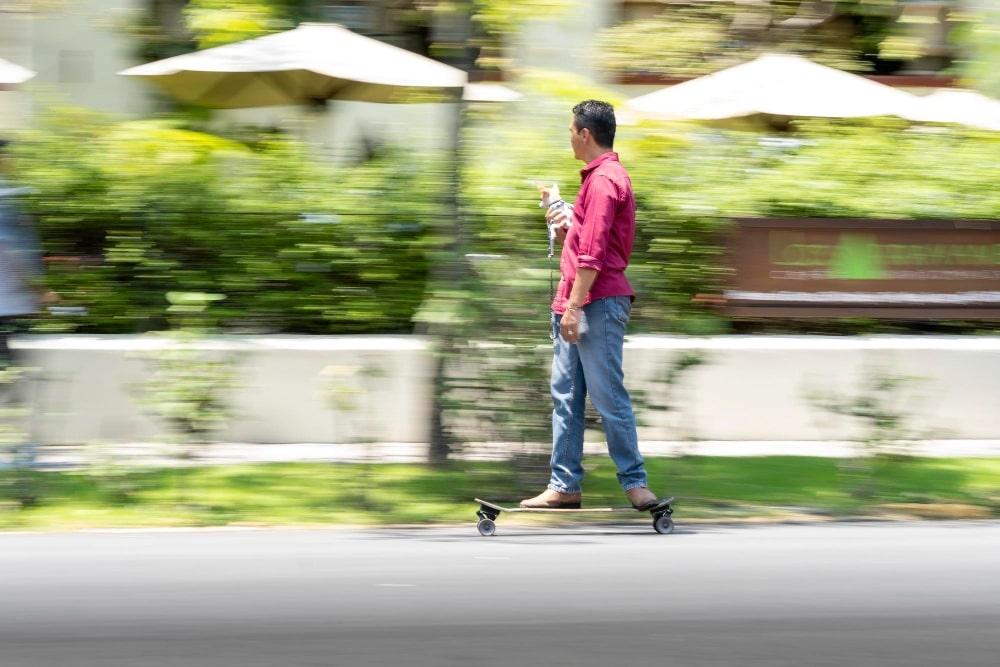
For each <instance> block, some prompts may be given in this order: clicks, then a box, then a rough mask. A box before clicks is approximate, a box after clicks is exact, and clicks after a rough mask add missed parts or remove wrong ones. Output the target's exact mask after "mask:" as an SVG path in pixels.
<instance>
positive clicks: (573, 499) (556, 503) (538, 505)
mask: <svg viewBox="0 0 1000 667" xmlns="http://www.w3.org/2000/svg"><path fill="white" fill-rule="evenodd" d="M521 507H524V508H527V509H547V510H576V509H580V494H579V493H560V492H559V491H553V490H552V489H545V490H544V491H542V492H541V493H540V494H538V495H537V496H535V497H534V498H528V499H526V500H522V501H521Z"/></svg>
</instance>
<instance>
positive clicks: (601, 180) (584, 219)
mask: <svg viewBox="0 0 1000 667" xmlns="http://www.w3.org/2000/svg"><path fill="white" fill-rule="evenodd" d="M615 128H616V123H615V112H614V109H613V108H612V106H611V105H610V104H608V103H606V102H598V101H596V100H587V101H585V102H581V103H580V104H578V105H576V106H575V107H573V119H572V121H571V122H570V126H569V133H570V144H571V146H572V148H573V156H574V157H575V158H576V159H578V160H582V161H583V162H584V163H585V164H586V166H585V167H584V168H583V170H582V171H581V172H580V174H581V177H582V178H581V180H582V185H581V186H580V192H579V194H578V195H577V198H576V203H575V204H574V206H573V209H572V212H571V214H567V213H566V207H561V206H554V205H550V206H549V208H548V211H547V213H546V216H545V217H546V221H547V222H548V223H549V225H555V226H556V229H557V232H558V238H559V239H560V240H561V241H562V242H563V248H562V255H561V258H560V262H559V270H560V273H561V278H560V281H559V289H558V290H557V291H556V294H555V297H554V299H553V301H552V335H553V341H554V347H553V357H552V399H553V405H554V408H553V411H552V459H551V468H552V474H551V477H550V479H549V484H548V488H547V489H546V490H545V491H543V492H542V493H541V494H539V495H538V496H535V497H534V498H529V499H526V500H522V501H521V507H527V508H550V509H558V508H566V509H569V508H577V507H580V490H581V487H580V484H581V482H582V481H583V432H584V407H585V404H586V397H587V394H588V393H589V394H590V399H591V402H592V403H593V404H594V407H595V408H597V411H598V412H599V413H600V415H601V420H602V423H603V425H604V433H605V436H606V438H607V441H608V452H609V453H610V455H611V458H612V460H613V461H614V462H615V465H616V466H617V468H618V481H619V483H620V484H621V485H622V488H623V489H624V490H625V495H626V496H628V499H629V502H630V503H631V504H632V506H633V507H635V508H636V509H638V510H646V509H650V508H652V507H654V506H655V505H656V503H657V499H656V496H655V495H654V494H653V493H652V492H651V491H650V490H649V489H648V488H647V480H646V469H645V465H644V462H643V459H642V456H641V455H640V454H639V441H638V436H637V434H636V426H635V416H634V415H633V413H632V401H631V398H630V397H629V394H628V391H627V390H626V389H625V383H624V380H625V377H624V373H623V371H622V348H623V345H624V338H625V325H626V324H627V323H628V319H629V314H630V312H631V308H632V301H633V300H634V299H635V292H634V291H633V290H632V286H631V285H630V284H629V282H628V279H626V277H625V269H626V267H627V266H628V261H629V257H630V255H631V253H632V243H633V240H634V238H635V197H634V196H633V194H632V182H631V180H630V179H629V175H628V172H626V171H625V168H624V167H623V166H622V164H621V162H620V161H619V160H618V154H617V153H615V152H614V151H613V146H614V140H615ZM570 218H572V219H570Z"/></svg>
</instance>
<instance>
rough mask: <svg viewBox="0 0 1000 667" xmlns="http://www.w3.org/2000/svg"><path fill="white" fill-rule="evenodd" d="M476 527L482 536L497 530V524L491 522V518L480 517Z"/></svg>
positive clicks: (487, 535)
mask: <svg viewBox="0 0 1000 667" xmlns="http://www.w3.org/2000/svg"><path fill="white" fill-rule="evenodd" d="M476 528H478V529H479V534H480V535H482V536H483V537H489V536H490V535H492V534H493V533H495V532H497V525H496V524H495V523H493V520H492V519H480V520H479V523H477V524H476Z"/></svg>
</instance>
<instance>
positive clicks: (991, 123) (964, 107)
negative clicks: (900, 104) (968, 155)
mask: <svg viewBox="0 0 1000 667" xmlns="http://www.w3.org/2000/svg"><path fill="white" fill-rule="evenodd" d="M906 117H907V118H908V119H910V120H915V121H922V122H925V123H958V124H960V125H966V126H968V127H975V128H978V129H981V130H997V131H1000V102H998V101H997V100H993V99H990V98H989V97H986V96H985V95H980V94H979V93H976V92H973V91H971V90H939V91H937V92H935V93H932V94H930V95H928V96H927V97H919V98H917V103H916V105H915V107H914V108H913V109H912V111H911V112H910V113H908V114H907V115H906Z"/></svg>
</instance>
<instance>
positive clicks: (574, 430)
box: [549, 296, 647, 493]
mask: <svg viewBox="0 0 1000 667" xmlns="http://www.w3.org/2000/svg"><path fill="white" fill-rule="evenodd" d="M631 310H632V301H631V299H629V297H627V296H612V297H607V298H604V299H598V300H597V301H594V302H592V303H589V304H587V305H586V306H584V307H583V316H582V318H581V327H580V329H581V331H584V333H582V334H581V336H580V339H579V341H578V342H577V343H575V344H571V343H567V342H566V341H565V340H563V337H562V335H561V334H560V332H559V324H560V322H561V321H562V315H557V314H555V313H553V314H552V332H553V334H554V339H553V341H554V343H553V344H554V347H553V356H552V401H553V405H554V409H553V410H552V460H551V466H552V477H551V479H550V481H549V488H550V489H552V490H554V491H560V492H562V493H579V492H580V483H581V482H582V481H583V431H584V421H583V416H584V406H585V405H586V398H587V393H588V392H589V393H590V400H591V402H592V403H593V404H594V407H595V408H597V411H598V412H599V413H600V415H601V421H602V422H603V424H604V435H605V437H606V438H607V441H608V453H609V454H611V459H612V460H613V461H614V462H615V466H617V468H618V482H619V483H620V484H621V485H622V488H624V489H625V490H626V491H628V490H629V489H633V488H636V487H639V486H647V484H646V469H645V466H644V464H643V460H642V455H641V454H639V438H638V435H637V434H636V430H635V416H634V415H633V414H632V400H631V398H629V395H628V391H627V390H626V389H625V374H624V372H623V371H622V347H623V345H624V342H625V325H626V324H628V318H629V314H630V312H631ZM584 321H585V322H586V329H585V330H584V325H583V322H584Z"/></svg>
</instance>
